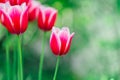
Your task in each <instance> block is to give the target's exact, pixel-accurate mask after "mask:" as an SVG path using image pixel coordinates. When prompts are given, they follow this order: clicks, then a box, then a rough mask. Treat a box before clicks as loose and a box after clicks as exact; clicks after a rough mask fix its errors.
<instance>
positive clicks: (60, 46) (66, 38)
mask: <svg viewBox="0 0 120 80" xmlns="http://www.w3.org/2000/svg"><path fill="white" fill-rule="evenodd" d="M73 36H74V32H73V33H72V34H70V31H69V28H67V27H63V28H62V29H61V30H60V29H59V28H56V27H53V29H52V33H51V37H50V48H51V50H52V52H53V54H55V55H59V56H62V55H65V54H67V52H68V51H69V49H70V45H71V41H72V38H73Z"/></svg>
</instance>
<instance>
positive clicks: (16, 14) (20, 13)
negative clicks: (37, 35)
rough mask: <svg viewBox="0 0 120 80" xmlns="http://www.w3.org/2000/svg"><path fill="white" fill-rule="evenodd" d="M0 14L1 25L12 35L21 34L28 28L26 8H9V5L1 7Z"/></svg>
mask: <svg viewBox="0 0 120 80" xmlns="http://www.w3.org/2000/svg"><path fill="white" fill-rule="evenodd" d="M0 7H2V8H0V12H1V13H2V15H1V21H2V24H3V25H4V26H5V27H6V28H7V30H8V31H9V32H10V33H12V34H17V35H19V34H21V33H23V32H25V31H26V29H27V26H28V7H27V6H26V5H25V3H23V4H22V5H15V6H11V5H10V4H9V3H5V4H4V5H1V6H0Z"/></svg>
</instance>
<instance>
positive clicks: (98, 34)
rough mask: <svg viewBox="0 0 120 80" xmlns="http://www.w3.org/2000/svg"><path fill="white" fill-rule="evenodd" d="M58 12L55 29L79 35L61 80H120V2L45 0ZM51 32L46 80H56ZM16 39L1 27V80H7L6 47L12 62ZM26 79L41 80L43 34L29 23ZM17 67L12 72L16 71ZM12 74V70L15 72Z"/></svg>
mask: <svg viewBox="0 0 120 80" xmlns="http://www.w3.org/2000/svg"><path fill="white" fill-rule="evenodd" d="M40 2H41V3H42V4H44V5H47V6H51V7H54V8H56V9H57V10H58V17H57V21H56V24H55V26H57V27H60V28H61V27H63V26H68V27H69V28H70V31H71V32H75V36H74V38H73V41H72V45H71V49H70V51H69V53H68V54H67V55H66V56H63V57H61V61H60V66H59V70H58V74H57V80H120V28H119V27H120V0H41V1H40ZM50 33H51V32H48V33H47V39H46V44H45V46H46V48H45V60H44V67H43V80H52V77H53V74H54V69H55V64H56V56H54V55H53V54H52V52H51V50H50V48H49V38H50ZM15 37H16V36H15V35H11V34H9V38H7V39H6V29H5V28H4V27H2V26H0V80H6V79H5V75H6V71H5V69H6V68H5V46H6V45H9V47H10V61H11V67H12V66H13V65H12V64H13V58H14V57H13V56H14V54H17V53H16V51H15V50H16V49H15V46H16V38H15ZM22 40H23V43H22V51H23V68H24V80H37V78H38V66H39V57H40V52H41V40H42V31H41V30H40V29H38V27H37V22H36V21H34V22H31V23H29V27H28V29H27V31H26V32H25V34H23V35H22ZM14 69H16V68H13V67H12V69H11V70H14ZM11 73H12V71H11Z"/></svg>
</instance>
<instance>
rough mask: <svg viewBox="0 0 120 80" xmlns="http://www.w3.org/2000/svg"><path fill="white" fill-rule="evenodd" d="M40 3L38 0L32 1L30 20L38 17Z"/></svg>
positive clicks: (29, 12)
mask: <svg viewBox="0 0 120 80" xmlns="http://www.w3.org/2000/svg"><path fill="white" fill-rule="evenodd" d="M40 5H41V4H40V3H39V2H38V1H31V2H30V4H29V9H28V15H29V21H33V20H35V19H37V17H38V12H39V7H40Z"/></svg>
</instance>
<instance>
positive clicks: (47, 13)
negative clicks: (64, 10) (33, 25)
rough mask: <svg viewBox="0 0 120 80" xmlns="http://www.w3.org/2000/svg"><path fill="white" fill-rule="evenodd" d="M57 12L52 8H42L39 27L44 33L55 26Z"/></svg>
mask: <svg viewBox="0 0 120 80" xmlns="http://www.w3.org/2000/svg"><path fill="white" fill-rule="evenodd" d="M56 17H57V10H55V9H53V8H51V7H43V6H41V7H40V9H39V13H38V27H39V28H40V29H41V30H43V31H49V30H51V29H52V27H53V26H54V23H55V21H56Z"/></svg>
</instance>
